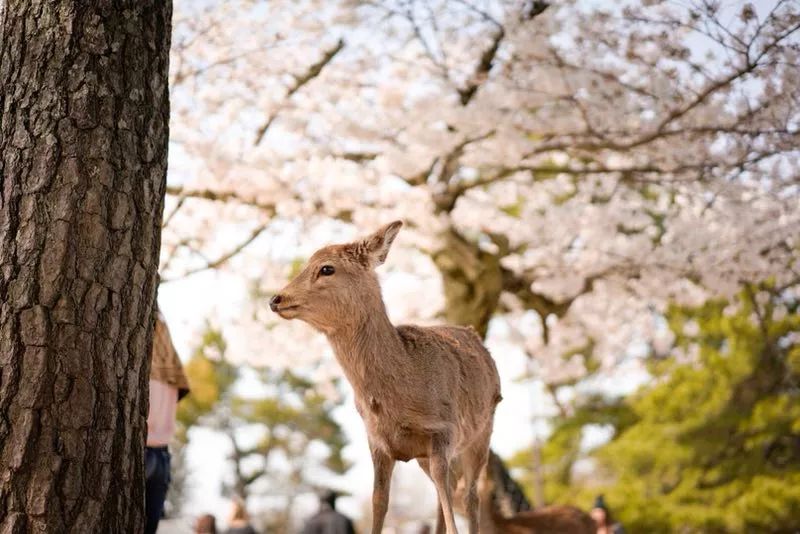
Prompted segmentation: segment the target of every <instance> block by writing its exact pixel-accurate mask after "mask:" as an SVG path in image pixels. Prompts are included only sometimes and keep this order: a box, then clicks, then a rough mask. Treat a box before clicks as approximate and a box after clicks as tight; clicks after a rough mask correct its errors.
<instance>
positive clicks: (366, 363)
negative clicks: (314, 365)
mask: <svg viewBox="0 0 800 534" xmlns="http://www.w3.org/2000/svg"><path fill="white" fill-rule="evenodd" d="M328 339H329V341H330V343H331V346H332V347H333V350H334V352H335V354H336V358H337V360H339V363H340V364H341V366H342V368H343V369H344V372H345V375H346V376H347V379H348V380H349V381H350V383H351V384H352V386H353V389H354V390H355V392H356V394H357V395H361V396H368V395H376V394H378V393H380V392H381V390H385V388H386V387H391V385H392V383H393V382H396V380H397V377H398V375H399V374H400V372H401V370H402V368H403V366H404V357H403V356H404V355H405V347H404V345H403V341H402V340H401V339H400V335H399V334H398V333H397V329H395V327H394V325H392V323H391V321H389V317H388V316H387V315H386V311H385V309H381V310H380V312H379V313H366V314H364V315H363V316H362V317H361V318H360V320H359V321H356V322H355V324H353V326H352V327H350V328H346V329H342V330H337V331H335V332H332V333H331V334H329V335H328Z"/></svg>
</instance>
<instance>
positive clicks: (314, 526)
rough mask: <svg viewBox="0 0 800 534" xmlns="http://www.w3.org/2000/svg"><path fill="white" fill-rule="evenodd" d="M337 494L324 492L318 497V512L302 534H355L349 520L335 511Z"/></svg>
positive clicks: (330, 491)
mask: <svg viewBox="0 0 800 534" xmlns="http://www.w3.org/2000/svg"><path fill="white" fill-rule="evenodd" d="M337 497H338V495H337V493H336V492H335V491H332V490H326V491H324V492H323V493H322V495H320V497H319V512H317V513H316V514H315V515H314V516H312V517H311V518H310V519H309V520H308V523H306V526H305V528H304V529H303V534H355V529H354V528H353V522H352V521H350V518H349V517H347V516H346V515H344V514H342V513H341V512H339V511H337V510H336V498H337Z"/></svg>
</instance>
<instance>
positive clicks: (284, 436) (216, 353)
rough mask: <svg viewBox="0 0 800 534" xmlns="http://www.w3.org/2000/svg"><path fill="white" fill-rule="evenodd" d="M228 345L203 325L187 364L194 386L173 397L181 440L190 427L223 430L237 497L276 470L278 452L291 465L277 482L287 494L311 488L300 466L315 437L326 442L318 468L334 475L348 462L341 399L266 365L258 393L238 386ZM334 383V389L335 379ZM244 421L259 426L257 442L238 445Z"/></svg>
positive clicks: (258, 371) (259, 374) (277, 472)
mask: <svg viewBox="0 0 800 534" xmlns="http://www.w3.org/2000/svg"><path fill="white" fill-rule="evenodd" d="M226 351H227V344H226V342H225V339H224V337H223V335H222V332H221V331H220V330H218V329H215V328H213V327H211V326H210V325H206V328H205V330H204V332H203V334H202V336H201V338H200V340H199V342H198V345H197V348H196V349H195V351H194V353H193V354H192V357H191V358H190V359H189V361H188V362H187V363H186V365H185V366H184V370H185V372H186V374H187V376H188V378H189V382H190V385H191V388H192V391H191V394H190V395H188V396H187V397H186V398H184V399H183V400H182V401H181V402H180V403H179V404H178V415H177V419H178V422H179V425H178V432H177V436H176V437H177V441H178V442H179V443H178V444H179V445H183V444H185V443H186V442H187V441H188V429H189V428H190V427H192V426H197V425H200V426H205V427H208V428H212V429H214V430H217V431H219V432H222V433H224V434H226V435H227V436H228V438H229V439H230V441H231V444H232V446H233V448H234V450H233V453H232V455H231V457H230V459H231V460H232V467H233V470H232V471H233V484H232V485H231V487H230V488H229V490H230V491H232V492H233V493H235V494H237V495H238V496H240V497H246V496H247V494H248V493H249V492H250V491H251V488H252V487H253V485H254V484H255V483H256V482H258V481H261V480H265V479H273V478H275V477H278V476H280V472H281V469H275V468H276V466H275V465H270V461H271V460H272V459H273V458H274V457H275V453H281V454H280V455H279V456H280V457H281V458H282V460H281V461H282V462H283V464H289V470H290V471H291V473H290V475H289V476H288V477H287V479H286V480H283V479H282V480H280V483H279V484H277V485H276V487H280V488H281V489H282V491H284V493H287V492H291V491H296V492H297V491H299V492H302V491H303V490H306V489H308V488H309V487H311V486H310V483H309V482H308V481H307V480H305V471H304V467H305V466H306V465H307V464H310V462H311V457H310V456H309V452H310V450H309V448H310V447H311V445H312V444H315V443H316V444H321V445H323V446H324V447H323V448H322V449H323V450H324V451H325V452H324V454H323V457H322V458H321V459H319V458H318V456H319V453H318V454H317V455H316V456H315V458H314V459H315V460H318V462H317V463H320V464H321V466H322V467H324V468H326V469H327V470H329V471H331V472H333V473H337V474H341V473H344V472H345V471H346V470H347V469H349V467H350V466H349V465H348V463H347V462H346V461H345V460H344V458H343V457H342V450H343V449H344V447H345V446H346V444H347V440H346V436H345V434H344V431H343V429H342V428H341V427H340V426H339V424H338V423H337V422H336V420H335V419H334V418H333V415H332V413H333V410H334V409H335V408H336V407H337V406H339V405H340V404H341V398H338V397H337V398H330V397H329V396H326V395H324V394H323V393H322V392H321V391H320V390H319V388H318V385H317V384H316V383H314V382H312V381H311V380H309V379H308V378H306V377H304V376H303V375H302V374H300V373H299V372H295V371H289V370H286V371H275V370H271V369H266V368H264V369H255V370H254V371H255V375H256V377H257V379H258V381H259V382H260V384H259V387H258V388H257V392H256V393H252V392H249V391H247V392H244V391H241V388H240V387H237V381H238V380H239V379H240V376H241V375H242V372H243V371H244V370H245V368H240V367H237V366H234V365H232V364H231V363H229V362H228V361H227V360H226ZM333 387H334V391H336V390H337V388H338V383H336V384H333ZM245 427H247V429H248V432H247V434H248V435H249V436H250V437H252V436H253V432H257V433H260V434H258V435H259V437H258V439H257V442H256V443H255V444H254V445H251V444H250V443H248V444H247V445H244V444H243V440H242V439H241V436H240V430H241V429H243V428H245ZM277 467H280V466H277ZM283 467H284V468H285V467H286V465H284V466H283ZM283 471H285V469H283ZM289 486H292V487H293V488H290V487H289Z"/></svg>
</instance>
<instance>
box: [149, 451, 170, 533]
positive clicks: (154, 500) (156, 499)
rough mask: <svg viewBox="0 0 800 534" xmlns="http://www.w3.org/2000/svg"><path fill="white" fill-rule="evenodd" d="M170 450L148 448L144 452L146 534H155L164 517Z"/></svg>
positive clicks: (168, 479)
mask: <svg viewBox="0 0 800 534" xmlns="http://www.w3.org/2000/svg"><path fill="white" fill-rule="evenodd" d="M169 464H170V456H169V450H168V449H167V448H166V447H146V448H145V451H144V476H145V487H144V502H145V521H146V522H145V527H144V532H145V534H155V531H156V530H157V529H158V522H159V520H160V519H161V516H162V515H164V499H166V497H167V488H168V487H169V481H170V476H169V467H170V465H169Z"/></svg>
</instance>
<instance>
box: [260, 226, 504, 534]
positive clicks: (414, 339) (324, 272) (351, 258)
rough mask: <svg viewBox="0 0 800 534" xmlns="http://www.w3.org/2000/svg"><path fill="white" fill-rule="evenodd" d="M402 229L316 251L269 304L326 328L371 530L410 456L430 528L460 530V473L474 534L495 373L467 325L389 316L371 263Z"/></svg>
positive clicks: (379, 524) (380, 259)
mask: <svg viewBox="0 0 800 534" xmlns="http://www.w3.org/2000/svg"><path fill="white" fill-rule="evenodd" d="M402 225H403V223H402V221H394V222H392V223H390V224H387V225H385V226H383V227H381V228H380V229H378V230H377V231H376V232H375V233H373V234H371V235H369V236H367V237H365V238H363V239H360V240H357V241H354V242H351V243H344V244H335V245H329V246H326V247H323V248H321V249H320V250H318V251H316V252H315V253H314V254H313V255H312V256H311V258H310V259H309V260H308V263H307V265H306V266H305V267H304V268H303V270H302V271H301V272H300V274H298V275H297V276H296V277H295V278H294V279H293V280H291V281H290V282H289V283H288V285H287V286H286V287H284V288H283V289H282V290H280V291H279V292H278V293H277V294H275V295H274V296H273V297H272V298H271V299H270V302H269V305H270V308H271V309H272V311H274V312H275V313H277V314H278V315H279V316H280V317H281V318H283V319H287V320H291V319H299V320H301V321H304V322H305V323H307V324H309V325H310V326H311V327H313V328H314V329H316V330H317V331H319V332H321V333H322V334H324V335H325V336H326V337H327V339H328V342H329V343H330V345H331V347H332V349H333V352H334V355H335V357H336V360H337V361H338V362H339V364H340V366H341V368H342V370H343V372H344V375H345V377H346V378H347V380H348V382H349V383H350V385H351V386H352V388H353V393H354V398H355V405H356V409H357V411H358V413H359V415H360V416H361V418H362V420H363V421H364V425H365V427H366V431H367V440H368V444H369V449H370V453H371V456H372V464H373V475H374V477H373V491H372V532H373V533H375V534H377V533H379V532H381V530H382V528H383V523H384V519H385V516H386V512H387V510H388V505H389V490H390V483H391V476H392V471H393V469H394V466H395V463H396V462H397V461H401V462H408V461H409V460H412V459H415V460H416V461H417V463H418V464H419V466H420V467H421V468H422V469H423V471H424V472H425V473H426V474H427V476H428V478H430V479H431V481H432V482H433V484H434V486H435V488H436V494H437V497H438V511H437V525H436V532H437V533H438V534H441V533H443V532H446V533H447V534H458V531H457V530H456V524H455V518H454V506H453V494H454V492H455V489H456V484H457V482H458V480H459V479H460V480H461V481H462V482H463V487H464V488H465V490H464V492H463V493H464V500H463V508H464V509H465V510H466V516H467V520H468V525H469V532H470V534H475V533H477V532H478V526H479V510H480V502H479V495H478V489H477V483H478V477H479V476H480V473H481V471H482V470H483V468H484V466H485V465H486V462H487V459H488V454H489V440H490V438H491V434H492V427H493V425H494V412H495V408H496V406H497V404H498V403H499V402H500V401H501V400H502V396H501V394H500V378H499V375H498V373H497V367H496V366H495V363H494V360H493V359H492V356H491V355H490V354H489V351H488V350H487V349H486V348H485V347H484V346H483V342H482V340H481V338H480V336H479V335H478V333H477V332H476V331H475V330H474V329H472V328H468V327H460V326H428V327H423V326H416V325H398V326H395V325H393V324H392V323H391V321H390V320H389V316H388V314H387V312H386V306H385V304H384V301H383V298H382V296H381V287H380V283H379V281H378V276H377V274H376V272H375V269H376V268H377V267H378V266H380V265H382V264H383V263H384V261H385V260H386V257H387V255H388V253H389V249H390V247H391V245H392V242H393V241H394V239H395V237H396V236H397V233H398V232H399V230H400V228H401V226H402Z"/></svg>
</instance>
